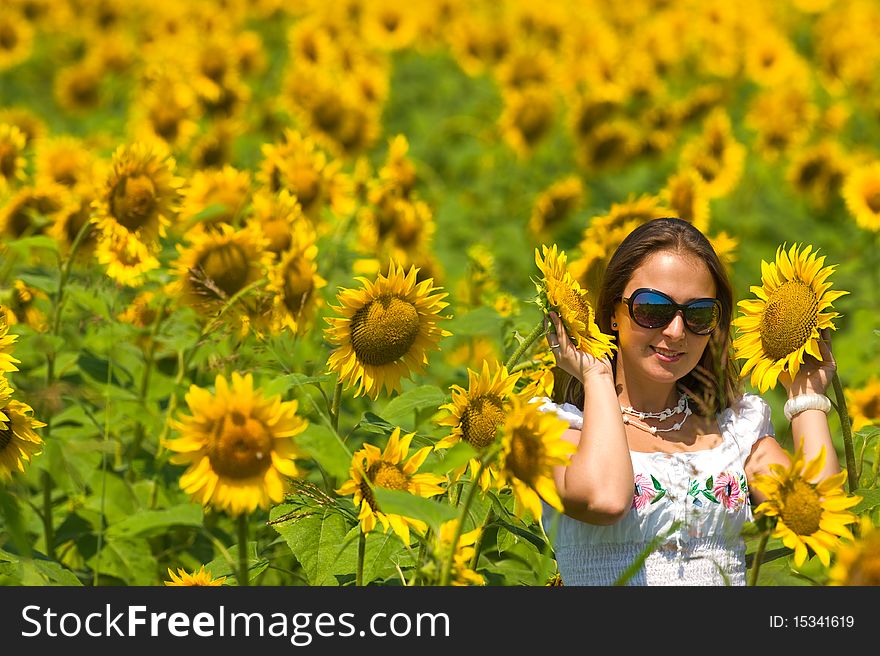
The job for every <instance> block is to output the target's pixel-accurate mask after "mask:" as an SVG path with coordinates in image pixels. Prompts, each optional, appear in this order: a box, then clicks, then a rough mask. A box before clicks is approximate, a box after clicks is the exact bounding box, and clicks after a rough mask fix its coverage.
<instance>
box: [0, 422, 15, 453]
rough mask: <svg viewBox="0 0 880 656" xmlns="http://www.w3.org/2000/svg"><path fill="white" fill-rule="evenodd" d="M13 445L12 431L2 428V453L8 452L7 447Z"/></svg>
mask: <svg viewBox="0 0 880 656" xmlns="http://www.w3.org/2000/svg"><path fill="white" fill-rule="evenodd" d="M11 443H12V429H11V428H0V453H3V452H4V451H5V450H6V447H7V446H9V445H10V444H11Z"/></svg>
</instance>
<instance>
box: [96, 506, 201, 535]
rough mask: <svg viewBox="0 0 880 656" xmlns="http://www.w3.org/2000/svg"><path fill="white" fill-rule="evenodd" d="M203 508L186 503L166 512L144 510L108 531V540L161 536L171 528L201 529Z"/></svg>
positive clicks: (167, 509)
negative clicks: (188, 527) (190, 527)
mask: <svg viewBox="0 0 880 656" xmlns="http://www.w3.org/2000/svg"><path fill="white" fill-rule="evenodd" d="M203 515H204V513H203V511H202V508H201V506H198V505H197V504H193V503H185V504H181V505H179V506H174V507H173V508H166V509H164V510H143V511H140V512H138V513H137V514H134V515H130V516H128V517H126V518H125V519H123V520H122V521H121V522H117V523H116V524H113V525H112V526H110V527H109V528H108V529H107V537H108V538H134V537H148V536H152V535H160V534H162V533H164V532H166V529H168V528H169V527H171V526H193V527H199V526H201V525H202V521H203Z"/></svg>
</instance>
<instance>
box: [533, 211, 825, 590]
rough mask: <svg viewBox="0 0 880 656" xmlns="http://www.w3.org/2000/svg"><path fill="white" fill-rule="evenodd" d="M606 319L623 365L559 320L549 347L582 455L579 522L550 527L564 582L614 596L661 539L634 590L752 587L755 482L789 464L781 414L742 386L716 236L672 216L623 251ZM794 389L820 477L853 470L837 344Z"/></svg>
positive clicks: (563, 482)
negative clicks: (833, 429) (839, 450)
mask: <svg viewBox="0 0 880 656" xmlns="http://www.w3.org/2000/svg"><path fill="white" fill-rule="evenodd" d="M595 309H596V321H597V323H598V325H599V327H600V328H601V329H602V331H603V332H605V333H608V334H613V335H614V336H615V337H616V344H617V346H618V350H617V351H616V352H615V353H614V355H613V357H612V358H611V359H610V360H609V359H607V358H605V359H601V360H600V359H597V358H595V357H592V356H591V355H588V354H586V353H584V352H583V351H579V350H578V349H576V348H575V347H574V346H573V345H572V343H571V341H570V340H569V339H568V336H567V334H566V332H565V330H564V328H563V326H562V323H561V321H560V319H559V317H558V315H556V314H555V313H553V312H551V313H550V321H551V322H552V325H550V326H548V327H549V329H550V331H549V332H548V342H549V343H550V346H551V349H552V350H553V353H554V355H555V358H556V362H557V366H558V367H559V368H561V369H562V370H563V371H564V372H566V373H567V374H569V375H570V376H571V379H570V381H569V384H568V385H564V386H562V388H561V390H560V391H561V393H560V394H557V396H558V397H559V398H556V399H555V401H551V400H550V399H542V406H541V407H542V410H545V411H548V412H555V413H557V414H558V415H559V416H561V417H563V418H565V419H567V420H568V421H569V424H570V426H571V427H570V429H569V430H568V431H567V432H566V434H565V437H566V439H568V440H570V441H571V442H573V443H574V444H576V445H577V452H576V453H575V454H574V455H573V456H572V459H571V461H570V463H569V465H568V466H566V467H557V469H556V471H555V481H556V487H557V490H558V492H559V494H560V497H561V499H562V502H563V506H564V508H565V513H564V514H559V513H556V512H555V511H553V510H552V509H551V508H550V507H549V506H546V505H545V513H544V518H543V520H542V521H543V522H544V526H545V530H546V531H547V534H548V536H549V537H550V539H551V541H552V544H553V547H554V551H555V555H556V560H557V564H558V566H559V571H560V574H561V576H562V581H563V584H564V585H611V584H614V583H615V582H616V581H618V580H619V578H620V577H621V575H622V574H623V573H624V572H625V571H626V570H627V569H628V568H629V567H630V566H631V565H632V564H633V563H634V562H635V561H636V560H637V559H638V558H639V556H640V554H643V552H644V551H646V547H648V545H649V543H651V542H652V541H653V540H655V539H656V540H657V544H656V545H655V548H654V549H653V550H651V552H650V554H649V555H648V556H647V558H646V559H645V560H644V563H643V565H642V566H641V567H639V568H638V571H636V572H635V574H634V575H633V576H631V577H630V578H629V580H628V581H627V582H628V584H630V585H745V580H746V579H745V570H746V567H745V543H744V540H743V538H742V537H741V535H740V532H741V529H742V527H743V524H744V523H745V522H747V521H750V520H751V519H752V511H751V505H750V503H754V504H757V503H760V501H762V498H761V497H760V495H759V493H758V492H757V491H756V490H752V489H751V488H750V487H749V482H750V481H751V480H752V479H753V478H754V477H755V476H756V475H758V474H762V473H767V472H768V471H769V465H770V464H771V463H784V464H788V461H789V458H788V456H787V455H786V453H785V451H784V450H783V449H782V448H781V447H780V445H779V444H778V442H777V441H776V440H775V438H774V430H773V425H772V423H771V419H770V408H769V406H768V405H767V403H766V402H765V401H764V400H763V399H762V398H761V397H760V396H757V395H755V394H742V393H740V392H739V390H738V380H739V377H738V375H737V372H736V370H735V367H734V363H733V358H732V357H731V334H730V325H731V320H732V315H733V311H734V301H733V294H732V291H731V287H730V283H729V282H728V279H727V275H726V273H725V270H724V266H723V265H722V263H721V262H720V261H719V259H718V256H717V255H716V253H715V251H714V250H713V249H712V246H711V244H710V243H709V241H708V240H707V239H706V237H705V236H704V235H703V234H702V233H700V232H699V231H698V230H697V229H696V228H694V227H693V226H692V225H691V224H689V223H688V222H686V221H682V220H680V219H672V218H663V219H655V220H653V221H650V222H648V223H646V224H644V225H642V226H640V227H638V228H636V229H635V230H634V231H633V232H632V233H630V234H629V235H628V236H627V237H626V238H625V239H624V241H623V242H622V243H621V245H620V246H619V248H618V249H617V251H616V252H615V253H614V255H613V256H612V258H611V260H610V262H609V264H608V267H607V269H606V271H605V274H604V276H603V282H602V286H601V289H600V294H599V297H598V300H597V303H596V308H595ZM822 340H823V341H822V344H821V352H822V355H823V358H822V360H821V361H818V360H816V359H815V358H810V357H809V356H808V362H806V363H805V364H804V366H802V367H801V368H800V370H799V372H798V374H797V375H796V376H795V377H794V380H790V379H788V380H782V378H780V381H781V382H782V383H783V384H784V385H785V386H786V389H787V390H788V395H789V398H790V399H795V400H794V401H792V402H791V403H790V404H789V408H792V409H793V410H794V412H796V414H794V415H793V417H792V419H791V422H792V434H793V436H794V442H795V447H798V446H799V445H801V443H803V447H804V452H805V455H806V457H807V458H808V459H809V458H812V457H813V456H815V455H816V454H818V452H819V450H820V449H821V448H822V447H824V448H825V452H826V454H827V458H826V462H825V468H824V470H823V472H822V473H821V475H820V478H824V477H826V476H829V475H832V474H834V473H837V472H838V471H839V470H840V469H839V463H838V460H837V456H836V452H835V449H834V445H833V443H832V440H831V433H830V429H829V426H828V421H827V417H826V413H827V412H828V409H829V408H830V402H828V399H827V397H825V396H824V393H825V389H826V387H827V386H828V384H829V383H830V382H831V378H832V376H833V374H834V371H835V364H834V360H833V357H832V354H831V343H830V338H829V335H828V334H826V333H823V334H822Z"/></svg>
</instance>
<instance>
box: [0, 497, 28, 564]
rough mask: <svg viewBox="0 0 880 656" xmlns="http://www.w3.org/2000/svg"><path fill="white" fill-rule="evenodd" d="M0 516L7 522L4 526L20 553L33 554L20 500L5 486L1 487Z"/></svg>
mask: <svg viewBox="0 0 880 656" xmlns="http://www.w3.org/2000/svg"><path fill="white" fill-rule="evenodd" d="M0 516H2V517H3V520H4V522H5V526H4V528H5V529H6V531H7V532H8V533H9V536H10V537H11V538H12V543H13V544H14V545H15V548H16V549H17V550H18V552H19V553H21V554H24V555H25V556H26V557H29V556H30V554H31V543H30V540H29V539H28V537H27V533H26V532H25V528H24V522H23V521H22V518H21V509H19V507H18V500H17V499H16V498H15V497H14V496H12V495H11V494H9V493H8V492H7V491H6V488H5V487H0Z"/></svg>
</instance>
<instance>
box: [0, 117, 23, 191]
mask: <svg viewBox="0 0 880 656" xmlns="http://www.w3.org/2000/svg"><path fill="white" fill-rule="evenodd" d="M26 144H27V141H26V139H25V135H24V133H23V132H22V131H21V130H19V129H18V128H17V127H16V126H14V125H12V124H10V123H0V189H2V188H3V187H5V186H7V185H9V183H10V182H22V181H23V180H24V179H25V177H26V174H25V165H26V164H27V161H26V160H25V158H24V149H25V146H26Z"/></svg>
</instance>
